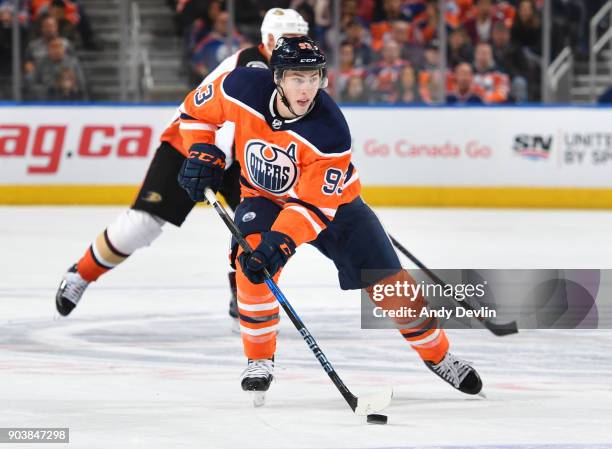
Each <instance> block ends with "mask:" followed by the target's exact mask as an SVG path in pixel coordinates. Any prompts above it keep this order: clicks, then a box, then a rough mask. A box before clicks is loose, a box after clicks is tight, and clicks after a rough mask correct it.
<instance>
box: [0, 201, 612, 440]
mask: <svg viewBox="0 0 612 449" xmlns="http://www.w3.org/2000/svg"><path fill="white" fill-rule="evenodd" d="M121 210H122V209H121V208H110V207H109V208H104V207H97V208H82V207H78V208H77V207H75V208H28V207H23V208H22V207H19V208H11V207H4V208H0V254H1V255H2V257H1V258H0V427H39V426H40V427H70V438H71V443H70V445H69V447H71V448H104V449H110V448H148V449H158V448H168V449H169V448H213V449H223V448H389V447H394V448H395V447H397V448H399V447H401V448H407V447H438V446H452V447H470V448H475V447H482V446H485V445H497V446H500V445H507V446H511V447H531V446H530V445H540V446H539V447H556V448H559V447H564V448H568V449H570V448H574V449H575V448H579V447H589V448H596V447H604V446H605V447H612V332H611V331H604V330H597V331H580V332H578V331H523V332H521V333H520V334H519V335H515V336H510V337H504V338H497V337H494V336H492V335H490V334H488V333H487V332H485V331H479V330H476V331H475V330H470V331H459V330H456V331H449V332H448V333H449V336H450V338H451V345H452V348H453V351H454V352H455V353H456V354H458V355H460V356H462V357H464V358H466V359H468V360H471V361H473V362H474V363H475V366H476V367H477V368H478V370H479V372H480V374H481V376H482V378H483V381H484V384H485V389H486V393H487V395H488V399H486V400H482V399H473V398H471V397H467V396H464V395H462V394H460V393H458V392H456V391H454V390H453V389H452V388H450V387H449V386H447V385H446V384H444V383H443V382H442V381H440V380H439V379H437V378H436V377H434V376H433V375H432V374H431V373H430V372H429V371H428V370H427V369H426V368H425V367H424V366H423V365H422V363H421V362H420V361H419V360H418V358H417V356H416V354H415V353H414V352H413V351H412V350H411V349H410V348H409V347H407V345H406V344H405V343H404V342H403V341H402V340H401V338H400V337H399V336H398V335H397V333H396V332H394V331H389V330H370V331H364V330H361V329H360V326H359V294H358V293H357V292H342V291H340V290H339V288H338V287H337V281H336V276H335V271H334V268H333V265H332V264H331V263H330V262H328V261H327V260H326V259H324V258H323V256H321V255H320V254H319V253H318V252H316V250H313V249H311V248H309V247H305V248H300V249H299V250H298V254H297V255H296V256H295V258H294V259H293V260H292V261H291V262H290V264H289V266H288V267H287V268H286V270H285V272H284V277H283V279H282V281H281V288H282V289H283V290H284V292H285V294H286V296H287V297H288V298H289V300H290V301H291V303H292V305H293V306H294V308H295V309H296V310H297V311H298V313H299V314H300V316H301V317H302V319H303V320H304V321H305V322H306V324H307V326H308V327H309V329H310V330H311V332H312V334H313V335H314V336H315V337H316V338H317V339H318V341H319V344H320V345H321V347H322V349H323V350H324V351H325V353H326V355H327V356H328V358H329V359H330V360H331V362H332V363H333V364H334V366H335V368H336V369H337V370H338V372H339V374H340V375H341V377H342V378H343V380H344V381H345V383H346V384H347V385H348V386H349V388H351V389H352V390H353V391H354V392H356V393H357V394H359V393H363V394H365V393H369V392H374V391H376V390H377V388H380V387H381V386H384V385H393V386H394V388H395V398H394V401H393V402H392V405H391V406H390V407H389V408H388V409H387V410H386V412H385V413H386V414H387V415H388V416H389V424H388V425H387V426H372V425H366V424H365V423H364V421H365V420H364V419H363V418H359V417H356V416H354V415H353V413H352V412H351V411H350V409H349V408H348V407H347V405H346V404H345V402H344V401H343V400H342V398H341V397H340V395H339V394H338V392H337V391H336V390H335V387H334V386H333V385H332V384H331V382H330V381H329V379H328V378H327V376H326V375H325V373H324V372H323V371H322V369H321V368H320V366H319V364H318V363H317V361H316V360H315V359H314V358H313V356H312V354H311V352H310V351H309V350H308V348H307V347H306V345H305V344H304V342H303V341H302V339H301V337H300V336H299V335H298V334H297V332H296V331H295V330H294V328H293V327H292V325H291V323H290V321H289V320H288V319H284V320H283V322H282V324H281V333H280V335H279V342H278V352H277V369H276V379H275V382H274V383H273V385H272V387H271V390H270V391H269V394H268V397H267V404H266V406H265V407H263V408H261V409H254V408H253V407H252V406H251V403H250V397H249V396H248V395H246V394H245V393H243V392H242V391H241V390H240V387H239V375H240V373H241V371H242V369H243V368H244V366H245V360H244V356H243V355H242V348H241V343H240V341H239V338H238V337H237V336H236V335H235V334H232V333H231V332H230V323H229V319H228V317H227V302H228V301H227V300H228V290H227V282H226V274H227V268H226V261H227V241H228V238H227V231H226V230H225V228H224V227H223V225H222V224H221V223H220V222H219V219H218V217H217V216H216V214H214V213H213V212H212V210H210V209H205V208H198V209H196V210H195V211H194V213H192V215H191V216H190V217H189V219H188V221H187V223H186V224H185V225H184V226H183V228H182V229H180V230H179V229H176V228H173V227H171V226H168V227H167V229H166V230H165V231H164V234H163V235H162V236H161V237H160V238H159V240H158V241H156V242H155V243H154V244H153V245H152V246H151V247H150V248H147V249H145V250H142V251H140V252H138V253H137V254H136V255H134V256H133V257H131V258H130V259H129V260H128V261H127V262H126V263H124V264H123V265H121V266H120V267H118V268H117V269H115V270H114V271H113V272H111V273H109V274H108V275H106V276H105V277H103V278H102V279H101V280H100V282H98V283H97V284H95V285H92V286H91V287H90V288H89V289H88V291H87V292H86V295H85V297H84V299H83V302H82V303H81V304H80V305H79V307H78V308H77V309H76V310H75V312H74V313H73V315H72V316H70V318H68V319H54V304H53V298H54V294H55V290H56V287H57V284H58V283H59V280H60V277H61V275H62V273H63V272H64V271H65V270H66V268H68V266H69V265H70V264H71V263H73V262H74V261H75V260H77V259H78V258H79V257H80V256H81V254H82V252H83V250H84V249H85V247H86V246H87V245H88V244H89V242H90V241H91V240H92V239H93V238H94V237H95V236H96V235H97V234H98V233H99V232H100V231H101V230H102V229H103V228H104V227H105V226H106V225H107V224H108V223H109V222H110V221H111V220H113V219H114V217H115V216H116V215H117V214H118V213H119V212H120V211H121ZM378 212H379V216H380V217H381V219H382V220H383V222H384V224H385V225H386V227H387V229H388V230H390V231H391V232H392V233H393V234H394V236H395V237H396V238H398V240H400V241H401V242H402V243H403V244H404V245H405V246H407V247H408V248H409V249H411V250H412V251H413V252H414V254H416V255H417V256H418V257H420V258H421V259H422V260H423V261H424V262H425V263H426V264H428V265H429V266H430V267H432V268H466V267H475V268H476V267H477V268H551V267H555V268H612V232H610V230H611V229H612V213H606V212H560V211H479V210H459V209H454V210H453V209H450V210H435V209H380V210H378ZM407 266H410V264H408V263H407ZM606 445H607V446H606ZM28 446H29V445H27V444H20V445H15V446H14V447H17V448H25V447H28ZM31 446H32V447H34V448H42V447H47V446H45V445H42V446H41V445H31ZM4 447H7V448H8V447H12V445H10V444H7V445H2V448H4ZM49 447H68V446H62V445H50V446H49Z"/></svg>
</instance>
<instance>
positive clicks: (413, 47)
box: [390, 20, 425, 67]
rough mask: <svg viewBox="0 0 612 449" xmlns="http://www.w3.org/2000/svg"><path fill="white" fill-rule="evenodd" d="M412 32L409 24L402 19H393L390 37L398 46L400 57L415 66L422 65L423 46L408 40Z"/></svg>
mask: <svg viewBox="0 0 612 449" xmlns="http://www.w3.org/2000/svg"><path fill="white" fill-rule="evenodd" d="M411 34H412V32H411V29H410V24H409V23H408V22H405V21H403V20H395V21H393V22H392V23H391V33H390V37H391V39H393V40H394V41H395V42H397V43H398V44H399V46H400V57H401V58H402V59H405V60H406V61H409V62H410V64H412V65H413V66H415V67H422V66H423V64H424V63H425V59H424V58H425V56H424V55H423V53H424V52H423V46H422V45H419V44H417V43H414V42H410V36H411Z"/></svg>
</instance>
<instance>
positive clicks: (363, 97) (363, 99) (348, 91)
mask: <svg viewBox="0 0 612 449" xmlns="http://www.w3.org/2000/svg"><path fill="white" fill-rule="evenodd" d="M369 97H370V96H369V92H368V88H367V85H366V84H365V83H364V81H363V78H362V77H360V76H357V75H353V76H351V77H350V78H349V79H348V80H347V82H346V87H345V88H344V90H343V91H342V94H341V95H340V99H341V101H342V103H344V104H366V103H369V101H370V98H369Z"/></svg>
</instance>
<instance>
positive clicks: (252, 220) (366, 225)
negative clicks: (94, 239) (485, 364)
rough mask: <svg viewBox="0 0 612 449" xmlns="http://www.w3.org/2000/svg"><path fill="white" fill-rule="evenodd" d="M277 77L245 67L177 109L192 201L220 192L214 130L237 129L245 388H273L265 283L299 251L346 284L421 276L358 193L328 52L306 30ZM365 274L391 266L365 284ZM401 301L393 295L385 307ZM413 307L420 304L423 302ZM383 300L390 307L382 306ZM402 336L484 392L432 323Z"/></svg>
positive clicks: (283, 58)
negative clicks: (324, 263) (328, 263)
mask: <svg viewBox="0 0 612 449" xmlns="http://www.w3.org/2000/svg"><path fill="white" fill-rule="evenodd" d="M271 68H272V73H271V72H270V71H267V70H259V69H252V68H237V69H235V70H233V71H231V72H229V73H227V74H224V75H222V76H220V77H218V78H217V79H216V80H215V81H213V82H211V83H208V84H206V85H202V86H200V87H199V88H198V89H196V90H194V91H193V92H191V93H190V94H189V95H188V96H187V98H186V99H185V101H184V102H183V105H182V106H181V112H182V114H181V117H180V120H181V124H182V125H183V126H182V127H181V134H182V136H183V143H184V145H185V147H186V148H189V157H188V158H187V159H186V160H185V161H184V162H183V166H182V168H181V171H180V175H179V182H180V184H181V185H182V186H183V188H185V190H186V191H187V192H188V193H189V196H190V197H191V199H192V200H193V201H203V200H204V198H205V197H204V190H205V188H206V187H210V188H212V189H213V190H218V189H220V188H221V187H222V182H223V173H224V168H225V165H226V156H225V154H224V153H223V151H221V150H220V149H219V148H217V147H216V146H215V145H214V142H215V130H216V129H217V127H218V126H219V125H221V124H222V123H224V122H225V121H228V120H229V121H233V122H235V123H236V124H237V126H236V134H235V142H236V158H237V159H238V161H239V162H240V166H241V176H240V182H241V184H242V201H241V203H240V205H239V206H238V208H237V209H236V213H235V223H236V224H237V225H238V227H239V228H240V229H241V231H242V233H243V234H244V235H245V236H247V237H246V239H247V241H248V242H249V243H250V244H251V246H252V247H253V248H255V249H254V251H253V253H252V254H246V253H244V252H242V250H241V249H240V248H238V246H237V245H234V250H233V254H234V261H235V259H237V260H238V263H237V266H236V268H237V274H236V280H237V287H238V311H239V316H240V329H241V334H242V341H243V346H244V352H245V355H246V357H247V359H248V364H247V368H246V370H245V372H244V374H243V376H242V379H241V386H242V388H243V389H244V390H247V391H248V390H251V391H266V390H267V389H268V388H269V386H270V383H271V381H272V379H273V369H274V353H275V350H276V331H277V327H278V323H279V305H278V303H277V301H276V300H275V298H274V296H273V295H272V293H271V292H270V291H269V289H268V287H267V286H266V285H265V284H264V283H263V282H264V269H267V270H268V271H269V272H270V273H271V274H272V275H273V276H274V278H275V279H278V277H279V275H280V272H281V269H282V268H283V266H284V265H285V264H286V263H287V262H288V260H289V259H290V258H291V256H292V255H293V254H294V253H295V251H296V248H297V247H298V246H300V245H301V244H304V243H310V244H312V245H313V246H315V247H316V248H317V249H319V250H320V251H321V252H322V253H323V254H324V255H325V256H327V257H328V258H330V259H332V260H333V262H334V263H335V265H336V267H337V269H338V277H339V281H340V287H341V288H342V289H359V288H365V289H366V290H367V291H368V292H370V293H371V292H372V288H373V286H374V285H375V284H377V283H381V282H395V281H396V280H399V281H404V280H405V281H408V282H414V280H412V278H411V277H410V275H409V274H408V273H407V272H406V271H405V270H403V269H402V267H401V264H400V261H399V259H398V257H397V255H396V254H395V251H394V250H393V248H392V246H391V243H390V241H389V239H388V237H387V235H386V233H385V231H384V230H383V228H382V225H381V224H380V222H379V221H378V219H377V217H376V216H375V215H374V213H373V212H372V211H371V209H370V208H369V207H368V206H367V205H366V204H365V203H364V202H363V200H362V199H361V197H360V190H361V185H360V181H359V175H358V172H357V169H356V168H355V166H354V165H353V163H352V162H351V136H350V132H349V128H348V125H347V123H346V121H345V119H344V117H343V115H342V113H341V112H340V109H339V108H338V107H337V105H336V104H335V103H334V102H333V100H332V99H331V98H330V97H329V96H328V95H327V94H326V93H325V92H324V91H322V90H321V89H322V88H324V87H325V84H326V69H325V57H324V56H323V55H322V54H321V52H320V51H319V49H318V47H317V46H316V44H315V43H314V42H313V41H312V40H311V39H309V38H308V37H294V38H282V39H279V41H278V42H277V45H276V47H275V49H274V51H273V53H272V58H271ZM362 270H386V272H387V273H390V274H386V275H384V276H382V275H381V276H382V278H380V277H379V278H377V279H373V280H364V279H363V278H362V277H361V272H362ZM397 301H401V299H400V298H390V299H389V305H390V304H391V303H393V302H397ZM417 303H418V304H419V305H424V304H425V302H424V300H423V298H422V297H420V298H418V301H417ZM384 306H385V305H384V304H383V307H384ZM399 324H400V325H401V328H400V332H401V334H402V336H403V337H404V338H405V339H406V340H407V341H408V342H409V344H410V345H411V346H412V347H413V348H414V349H415V350H416V351H417V353H418V354H419V355H420V357H421V358H422V360H423V361H424V362H425V364H426V365H427V366H428V367H429V368H430V369H431V370H432V371H433V372H434V373H436V374H437V375H438V376H440V377H441V378H442V379H444V380H445V381H446V382H448V383H449V384H451V385H452V386H453V387H455V388H457V389H458V390H460V391H462V392H464V393H468V394H477V393H479V392H480V390H481V388H482V382H481V380H480V378H479V376H478V374H477V372H476V371H475V370H474V368H472V367H471V366H470V365H469V364H468V363H467V362H465V361H463V360H461V359H459V358H457V357H455V356H453V355H452V354H451V353H450V352H449V351H448V348H449V343H448V339H447V337H446V334H445V332H444V331H443V330H442V329H440V328H439V326H438V322H437V320H436V319H433V318H430V319H425V318H424V319H407V320H405V321H399Z"/></svg>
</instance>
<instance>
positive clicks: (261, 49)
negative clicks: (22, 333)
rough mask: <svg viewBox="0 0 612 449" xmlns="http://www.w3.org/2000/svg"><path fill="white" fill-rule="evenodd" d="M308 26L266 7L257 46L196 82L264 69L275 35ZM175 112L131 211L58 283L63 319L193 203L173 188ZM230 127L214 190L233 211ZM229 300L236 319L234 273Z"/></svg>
mask: <svg viewBox="0 0 612 449" xmlns="http://www.w3.org/2000/svg"><path fill="white" fill-rule="evenodd" d="M306 34H308V23H307V22H306V21H305V20H304V19H303V18H302V16H300V15H299V14H298V13H297V11H295V10H293V9H281V8H273V9H270V10H269V11H268V12H267V13H266V15H265V17H264V19H263V22H262V24H261V40H262V41H261V44H259V45H258V46H254V47H250V48H246V49H243V50H240V51H238V52H237V53H235V54H234V55H232V56H230V57H228V58H227V59H225V60H224V61H223V62H221V64H220V65H219V67H217V68H216V69H215V70H214V71H213V72H211V73H210V74H209V75H208V76H207V77H206V78H205V79H204V81H202V84H201V85H206V84H208V83H209V82H211V81H212V80H214V79H215V78H216V77H217V76H219V75H221V74H223V73H226V72H227V71H229V70H232V69H234V68H235V67H240V66H246V67H261V68H267V67H268V61H269V59H270V55H271V53H272V49H273V48H274V45H275V43H276V41H277V40H278V39H279V38H280V37H281V36H288V37H291V36H304V35H306ZM179 127H180V122H179V113H178V111H177V113H176V115H175V117H174V118H173V120H172V122H171V124H170V125H169V126H168V127H167V128H166V130H165V131H164V133H163V134H162V137H161V143H160V145H159V147H158V148H157V151H156V153H155V156H154V157H153V160H152V161H151V164H150V166H149V169H148V171H147V174H146V176H145V179H144V181H143V183H142V186H141V188H140V191H139V192H138V195H137V197H136V200H135V201H134V203H133V204H132V206H131V208H130V209H128V210H126V211H125V212H123V213H122V214H121V215H119V216H118V217H117V218H116V219H115V221H114V222H113V223H111V224H110V225H109V226H108V227H107V228H106V229H105V230H104V231H103V232H102V233H101V234H100V235H99V236H98V237H97V238H96V240H95V241H94V242H93V243H92V244H91V245H90V246H89V247H88V248H87V250H86V251H85V254H84V255H83V256H82V257H81V259H80V260H79V261H78V262H77V263H76V264H74V265H73V266H72V267H71V268H70V269H69V270H68V272H66V273H65V274H64V277H63V279H62V281H61V283H60V286H59V288H58V291H57V294H56V301H55V302H56V307H57V310H58V312H59V313H60V314H61V315H64V316H66V315H68V314H69V313H70V312H71V311H72V310H73V309H74V308H75V307H76V305H77V304H78V302H79V300H80V299H81V297H82V296H83V293H84V292H85V289H86V288H87V286H88V285H89V284H90V283H91V282H94V281H96V280H97V279H98V278H99V277H100V276H101V275H103V274H104V273H106V272H107V271H109V270H111V269H112V268H114V267H116V266H117V265H118V264H120V263H121V262H123V261H124V260H126V259H127V258H128V257H129V256H130V255H131V254H133V253H134V251H136V250H138V249H139V248H143V247H145V246H148V245H150V244H151V243H152V242H153V241H154V240H155V239H156V238H157V237H159V235H160V234H161V232H162V227H163V226H164V224H165V223H166V222H169V223H171V224H173V225H175V226H181V224H182V223H183V221H184V220H185V218H186V217H187V215H188V214H189V212H190V211H191V209H192V208H193V206H194V204H195V203H194V202H193V201H192V200H191V199H190V198H189V196H188V195H187V194H186V193H185V191H184V190H183V189H181V187H180V186H179V185H178V184H177V175H178V172H179V168H180V167H181V164H182V163H183V160H184V159H185V156H186V155H187V151H186V149H185V148H184V147H183V143H182V139H181V136H180V132H179ZM233 141H234V124H233V123H225V124H224V126H223V127H222V128H221V130H220V131H219V133H218V134H217V144H218V145H219V147H221V148H223V151H224V152H225V154H226V158H227V164H226V165H227V167H228V168H227V170H225V172H224V173H223V182H222V185H221V187H220V189H219V191H220V193H221V194H222V195H223V197H224V198H225V200H226V201H227V203H228V204H229V206H230V207H231V208H232V209H235V208H236V206H237V205H238V202H239V201H240V183H239V177H240V166H239V165H238V162H237V161H235V160H234V161H233V162H231V161H232V159H233ZM229 280H230V287H231V290H232V297H231V300H230V310H229V312H230V315H231V316H232V317H233V318H235V319H237V318H238V314H237V310H236V299H235V286H236V280H235V273H234V272H230V273H229Z"/></svg>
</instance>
